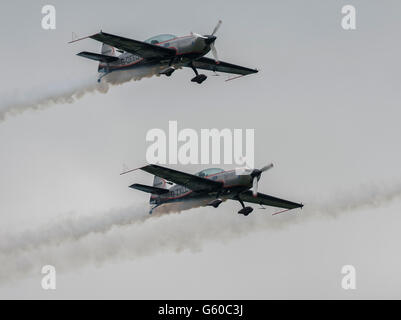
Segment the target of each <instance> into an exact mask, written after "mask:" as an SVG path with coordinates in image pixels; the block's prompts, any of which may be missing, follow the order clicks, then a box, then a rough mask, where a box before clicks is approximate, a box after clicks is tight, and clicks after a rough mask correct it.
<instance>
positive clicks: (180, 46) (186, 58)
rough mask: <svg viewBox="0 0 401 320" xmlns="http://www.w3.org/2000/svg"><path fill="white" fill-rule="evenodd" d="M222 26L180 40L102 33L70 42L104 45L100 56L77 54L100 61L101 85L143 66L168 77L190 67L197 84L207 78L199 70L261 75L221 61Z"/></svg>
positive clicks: (167, 37) (219, 24)
mask: <svg viewBox="0 0 401 320" xmlns="http://www.w3.org/2000/svg"><path fill="white" fill-rule="evenodd" d="M221 23H222V22H221V20H220V21H219V22H218V23H217V25H216V27H215V28H214V30H213V32H212V33H211V34H210V35H200V34H196V33H192V32H191V34H190V35H186V36H182V37H177V36H175V35H172V34H161V35H157V36H154V37H152V38H149V39H147V40H145V41H138V40H133V39H128V38H124V37H121V36H117V35H113V34H109V33H105V32H102V31H100V32H99V33H96V34H94V35H91V36H88V37H84V38H80V39H76V40H72V41H70V42H69V43H73V42H76V41H80V40H83V39H86V38H91V39H94V40H97V41H100V42H102V49H101V54H99V53H94V52H88V51H83V52H80V53H78V54H77V55H78V56H81V57H84V58H88V59H92V60H95V61H99V66H98V72H99V73H101V74H102V75H101V76H100V77H99V78H98V82H100V81H101V79H102V78H103V77H105V76H106V75H108V74H109V73H111V72H115V71H122V70H132V69H136V68H141V67H150V68H157V69H158V74H162V75H166V76H167V77H170V76H171V75H172V73H173V72H174V71H176V70H177V69H180V68H182V67H188V68H191V69H192V70H193V71H194V73H195V77H194V78H192V79H191V81H192V82H196V83H198V84H201V83H202V82H203V81H205V80H206V78H207V76H206V75H204V74H199V72H198V69H202V70H210V71H214V72H225V73H230V74H236V75H238V77H240V76H244V75H247V74H252V73H256V72H258V70H256V69H250V68H245V67H242V66H238V65H235V64H231V63H227V62H223V61H219V59H218V56H217V50H216V47H215V45H214V43H215V41H216V39H217V37H216V36H215V34H216V32H217V30H218V29H219V28H220V26H221ZM209 51H212V54H213V57H214V59H210V58H206V57H204V56H205V55H206V54H207V53H208V52H209ZM232 79H233V78H232ZM229 80H231V79H229Z"/></svg>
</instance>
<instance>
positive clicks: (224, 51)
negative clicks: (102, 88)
mask: <svg viewBox="0 0 401 320" xmlns="http://www.w3.org/2000/svg"><path fill="white" fill-rule="evenodd" d="M47 3H48V2H47V1H36V2H33V1H19V2H11V1H8V2H7V3H4V4H3V7H4V9H3V10H2V13H1V14H0V15H1V19H0V21H1V22H0V23H1V28H0V32H1V36H2V43H3V50H1V52H0V59H1V60H2V61H3V62H6V63H4V64H3V68H2V79H3V80H2V82H1V84H2V85H1V87H0V96H1V98H0V108H1V107H2V106H5V105H9V104H12V103H13V102H15V101H29V100H31V99H36V98H40V97H43V96H46V95H48V94H55V93H58V92H64V91H65V90H70V89H71V88H75V87H79V86H80V85H84V84H87V83H90V82H92V81H93V82H95V81H96V69H97V66H96V63H95V62H93V61H89V60H86V59H82V58H79V57H76V56H75V53H77V52H79V51H81V50H88V51H95V52H96V51H98V50H99V47H100V45H99V43H97V42H95V41H93V40H90V39H89V40H85V41H82V42H79V43H77V44H74V45H67V41H69V40H70V39H71V32H72V31H74V32H75V33H77V34H78V35H79V36H85V35H88V34H91V33H94V32H96V31H98V30H99V29H102V30H104V31H106V32H110V33H115V34H120V35H123V36H126V37H131V38H134V39H139V40H140V39H146V38H148V37H150V36H152V35H155V34H159V33H173V34H177V35H184V34H188V33H189V32H191V31H193V32H197V33H201V34H205V33H209V32H211V30H212V29H213V27H214V26H215V24H216V22H217V21H218V19H222V20H223V25H222V27H221V29H220V30H219V33H218V39H217V42H216V47H217V49H218V52H219V57H220V59H221V60H223V61H228V62H232V63H236V64H241V65H244V66H248V67H252V68H253V67H257V68H258V69H259V70H260V72H259V73H258V74H256V75H251V76H249V77H244V78H242V79H239V80H235V81H230V82H224V79H225V76H223V75H222V76H220V77H213V76H210V77H209V78H208V79H207V81H205V82H204V83H203V84H202V85H201V86H198V85H195V84H193V83H191V82H190V78H192V71H191V70H180V71H178V72H176V73H174V75H173V76H172V77H171V78H166V77H154V78H152V79H144V80H142V81H136V82H129V83H126V84H124V85H121V86H117V87H112V88H111V89H110V90H109V91H108V93H107V94H101V93H89V94H87V95H86V96H84V97H83V98H81V99H79V100H77V101H76V102H74V103H72V104H57V105H54V106H49V107H48V108H46V109H44V110H40V111H27V112H25V113H23V114H20V115H16V116H11V117H8V118H7V119H6V121H4V122H0V164H1V168H2V169H1V170H0V232H1V236H2V238H1V239H12V237H11V235H14V236H15V237H17V238H18V237H19V239H22V240H23V239H25V238H24V237H26V235H24V236H21V237H20V236H19V235H21V232H23V231H24V230H26V229H29V230H33V231H35V230H37V231H41V230H42V231H43V230H53V231H54V230H58V229H56V227H55V226H57V228H59V227H60V226H62V222H63V221H67V220H69V221H72V222H71V223H72V224H71V225H72V226H75V225H79V226H81V227H82V223H83V221H87V220H85V219H87V217H90V218H92V219H93V221H97V222H98V223H100V221H102V222H104V221H108V220H102V217H107V219H109V218H108V217H109V214H111V215H113V212H116V214H117V213H118V212H120V210H122V212H123V215H124V217H125V215H126V214H127V212H128V213H129V212H130V211H132V214H133V216H139V217H142V216H143V215H146V212H147V209H148V195H147V194H144V193H140V192H136V191H133V190H130V189H129V188H128V185H130V184H131V183H133V182H139V183H145V184H150V183H151V182H152V177H151V176H150V175H148V174H145V173H140V172H137V173H134V174H132V175H127V176H119V173H120V171H121V169H122V164H124V163H125V164H126V165H128V166H130V167H135V166H138V165H141V164H143V163H144V162H145V151H146V148H147V146H148V144H147V143H146V141H145V135H146V132H147V130H149V129H151V128H154V127H158V128H162V129H165V130H167V128H168V120H177V121H178V126H179V128H181V129H182V128H187V127H188V128H194V129H197V130H198V129H200V128H214V127H216V128H220V129H223V128H233V129H234V128H243V129H245V128H255V149H256V154H255V163H256V166H262V165H264V164H266V163H269V162H274V164H275V165H276V166H275V168H274V169H273V170H271V171H269V172H267V173H265V174H264V176H263V178H262V179H261V181H260V184H259V190H260V191H261V192H264V193H268V194H273V195H277V196H280V197H284V198H287V199H291V200H294V201H302V202H304V203H305V205H306V206H305V208H304V209H303V210H302V211H299V212H297V213H296V214H289V215H287V216H284V217H282V216H275V217H272V216H270V213H271V212H273V210H266V211H267V212H265V211H261V210H255V212H254V214H252V215H250V216H249V217H247V218H246V219H242V220H241V221H240V220H238V219H239V217H238V215H237V213H236V212H237V210H238V207H239V204H237V203H224V204H223V205H222V206H221V207H220V208H219V209H218V210H213V209H210V208H201V209H195V210H192V211H186V212H183V213H181V214H180V215H171V216H166V217H162V218H159V219H157V220H155V221H154V222H145V223H144V224H143V225H136V224H132V225H130V224H128V225H124V226H115V227H114V228H111V229H110V230H107V232H105V233H102V234H92V235H89V236H87V237H84V239H79V240H76V241H70V242H68V243H63V244H61V245H60V246H59V247H57V246H54V245H51V246H49V249H48V250H49V251H47V249H46V247H45V248H44V249H43V250H42V249H41V250H42V251H40V257H39V258H38V257H36V256H34V254H36V253H37V252H36V251H35V252H34V253H32V254H30V253H27V255H26V256H25V258H26V259H28V260H32V261H34V263H37V262H38V261H40V262H42V257H45V258H46V257H47V256H48V257H49V260H52V259H54V260H55V261H58V262H59V263H60V264H63V261H65V264H66V265H68V266H66V267H65V269H66V270H65V271H64V270H63V271H60V272H59V274H58V278H57V290H56V291H54V292H45V291H43V290H42V289H41V287H40V280H41V274H40V267H41V264H38V269H37V272H35V271H34V269H33V270H31V272H30V273H29V275H27V277H23V278H22V279H20V277H19V274H20V273H18V272H13V271H12V270H10V271H9V275H10V276H9V278H10V279H12V278H13V277H14V276H15V277H17V276H16V275H17V274H18V279H17V280H15V281H12V282H7V281H6V282H5V283H1V284H0V297H1V298H17V297H20V298H74V297H75V298H400V297H401V275H400V271H399V270H401V268H400V267H401V259H400V257H399V245H398V244H399V243H400V240H401V239H400V235H399V230H398V229H399V228H398V226H399V225H400V223H401V218H400V215H399V212H400V208H401V201H400V197H399V196H397V195H401V192H400V190H401V188H400V178H401V172H400V168H399V164H400V160H401V151H400V148H399V144H400V142H399V141H400V136H401V126H400V125H399V119H400V116H401V111H400V109H399V105H400V103H399V101H400V92H401V90H400V89H401V88H400V84H401V82H400V76H399V75H400V74H401V67H400V63H399V57H400V56H401V46H400V43H399V34H398V33H399V30H400V29H401V28H400V27H401V25H400V24H401V22H400V20H399V13H400V9H401V4H400V3H399V1H380V2H379V1H366V0H364V1H356V0H353V1H334V0H333V1H324V2H323V1H310V0H309V1H302V2H301V1H247V2H244V1H230V2H217V3H216V2H215V1H203V2H202V3H201V4H200V3H199V2H196V1H194V2H193V3H189V2H188V1H175V0H173V1H168V2H164V1H160V2H156V1H146V2H136V1H116V2H114V3H113V5H112V4H111V3H110V2H101V3H99V1H85V3H82V2H78V1H77V2H74V3H71V2H69V3H67V2H61V1H52V3H53V4H54V5H55V7H56V10H57V29H56V30H55V31H44V30H42V29H41V26H40V20H41V17H42V15H41V13H40V11H41V7H42V5H44V4H47ZM345 4H353V5H354V6H355V7H356V10H357V30H355V31H344V30H343V29H342V28H341V26H340V21H341V7H342V6H343V5H345ZM194 7H196V10H194ZM176 168H178V169H181V170H185V171H187V172H194V171H196V170H198V169H200V168H201V167H200V166H187V167H184V166H176ZM397 190H398V193H397ZM389 194H395V197H392V198H391V199H390V198H389V197H388V195H389ZM370 195H371V197H369V196H370ZM372 199H373V200H374V201H373V200H372ZM390 200H391V201H390ZM353 207H356V208H353ZM338 208H340V209H338ZM347 208H348V209H347ZM333 210H334V211H335V213H336V214H335V215H334V216H333V215H332V214H330V213H332V212H333ZM214 219H216V225H217V226H221V230H222V231H221V233H219V231H218V230H211V231H210V230H209V229H208V227H209V226H213V221H214ZM91 221H92V220H91ZM74 223H75V224H74ZM197 224H199V228H198V227H197ZM71 225H67V226H66V230H67V231H68V230H69V229H68V228H69V227H71ZM44 226H48V227H49V229H46V228H45V227H44ZM225 226H226V229H224V228H225ZM53 227H54V228H53ZM43 228H45V229H43ZM71 228H73V227H71ZM74 230H75V229H74ZM155 230H156V231H158V232H156V231H155ZM186 230H189V231H190V232H193V236H194V239H191V234H188V233H187V232H186ZM212 231H215V232H212ZM181 232H182V237H183V238H182V239H187V240H188V239H189V241H187V242H182V245H180V233H181ZM38 236H42V237H46V236H47V234H46V233H45V232H44V233H42V234H41V235H38ZM134 240H135V243H132V241H134ZM191 240H193V241H191ZM117 241H121V247H120V249H118V247H115V245H116V243H118V242H117ZM140 241H143V243H141V242H140ZM2 243H7V241H6V240H4V242H2ZM158 243H159V244H160V246H157V244H158ZM11 244H12V243H11ZM102 246H104V248H105V253H104V256H102V257H101V258H100V257H99V256H96V257H95V258H93V259H90V258H87V259H80V256H79V254H83V253H86V252H90V251H91V250H93V252H96V253H99V254H101V253H102V251H101V248H102ZM106 248H112V249H113V250H115V252H113V254H114V253H115V255H112V254H111V255H110V256H113V257H111V258H110V259H109V258H108V256H107V254H108V253H109V252H106V251H107V250H106ZM140 248H144V250H145V251H146V250H149V251H146V252H145V254H142V253H141V250H140ZM74 253H76V255H77V256H76V260H74V258H73V257H74ZM70 258H71V259H70ZM0 259H7V261H5V260H4V261H2V262H4V264H6V265H7V266H8V265H10V266H13V265H14V264H13V263H14V262H15V261H19V260H16V258H15V256H13V255H11V256H7V257H6V256H4V255H0ZM68 259H70V261H67V260H68ZM28 260H27V261H25V262H27V263H28V262H29V261H28ZM71 260H74V263H72V262H71ZM75 263H76V265H75ZM2 264H3V263H2ZM345 264H352V265H354V266H355V267H356V269H357V290H355V291H352V292H349V291H344V290H342V289H341V286H340V281H341V274H340V270H341V267H342V266H343V265H345ZM56 267H57V268H58V267H59V266H56ZM60 269H64V268H63V267H62V266H60ZM3 271H4V270H3ZM7 272H8V271H7ZM1 274H2V275H4V272H1ZM10 279H9V280H10Z"/></svg>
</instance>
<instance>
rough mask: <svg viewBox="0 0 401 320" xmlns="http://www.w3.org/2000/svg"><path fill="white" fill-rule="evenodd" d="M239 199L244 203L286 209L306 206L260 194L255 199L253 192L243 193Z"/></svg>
mask: <svg viewBox="0 0 401 320" xmlns="http://www.w3.org/2000/svg"><path fill="white" fill-rule="evenodd" d="M239 197H240V198H241V200H242V201H245V202H251V203H257V204H260V205H265V206H271V207H278V208H285V209H295V208H302V207H303V206H304V205H303V204H302V203H295V202H291V201H288V200H284V199H280V198H276V197H272V196H269V195H267V194H263V193H260V192H258V195H257V196H256V197H254V196H253V194H252V192H251V191H245V192H243V193H240V194H239Z"/></svg>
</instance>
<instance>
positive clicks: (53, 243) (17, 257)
mask: <svg viewBox="0 0 401 320" xmlns="http://www.w3.org/2000/svg"><path fill="white" fill-rule="evenodd" d="M369 190H371V191H369ZM399 198H401V186H400V185H397V186H388V187H384V188H379V187H377V188H370V189H363V190H361V191H360V192H358V193H357V194H356V195H349V194H348V195H347V196H342V197H338V198H337V199H336V200H335V201H330V202H326V203H324V202H323V203H320V204H315V205H313V204H309V205H308V204H307V205H306V207H305V209H304V210H303V211H294V212H295V214H291V213H289V214H284V215H282V216H279V217H277V216H275V217H271V216H270V215H266V214H261V213H259V212H255V213H254V214H251V215H250V216H248V217H244V216H242V215H238V214H236V213H233V212H225V211H222V210H211V209H209V208H205V209H201V210H198V209H195V210H192V211H188V212H185V213H184V214H180V215H178V214H170V215H164V216H160V217H158V218H152V219H143V220H141V219H142V218H141V219H139V220H137V219H133V220H132V221H130V219H129V218H128V216H129V215H132V216H136V215H135V214H133V212H132V209H128V210H122V211H120V214H117V215H115V216H114V217H116V220H113V218H112V217H113V214H112V212H110V213H108V214H107V215H105V216H103V217H99V220H98V221H96V219H93V220H91V219H89V220H87V222H86V223H83V222H82V221H83V220H81V218H77V220H76V221H74V222H73V223H70V224H64V225H63V228H64V229H63V228H61V233H59V232H60V227H61V226H60V225H53V226H52V227H49V228H48V229H47V233H46V234H45V235H41V234H40V233H38V234H37V235H36V236H37V237H38V239H39V240H33V239H35V236H34V234H30V235H29V236H28V237H25V238H24V236H15V237H14V238H13V239H12V240H11V241H8V244H7V245H6V246H3V247H2V251H1V252H0V265H1V269H0V281H1V282H5V281H7V280H9V279H10V277H11V278H14V279H15V278H16V277H17V278H18V277H21V276H27V275H29V274H31V273H32V272H33V271H36V272H37V270H40V267H41V266H43V265H45V264H52V265H54V266H56V268H57V270H61V271H63V270H67V271H68V270H71V269H74V268H79V267H83V266H85V265H91V264H92V265H93V264H95V265H100V264H102V263H104V262H106V261H110V260H121V259H133V258H139V257H143V256H149V255H153V254H157V253H161V252H163V251H164V250H169V251H177V252H179V251H182V250H195V251H197V250H199V249H200V248H202V246H203V245H204V244H205V243H207V242H210V241H220V242H226V241H230V240H232V239H236V238H239V237H241V236H244V235H247V234H250V233H252V232H257V231H264V230H277V229H282V228H284V227H287V226H290V225H293V224H298V223H301V222H305V221H308V220H311V219H317V218H319V219H321V218H325V217H331V218H333V217H334V218H335V217H339V216H340V214H342V213H346V212H347V213H349V212H352V211H354V210H359V209H364V208H366V209H372V208H376V207H380V206H382V205H383V204H385V203H387V202H389V201H392V200H395V199H399ZM117 217H118V218H117ZM131 222H137V223H131ZM116 225H117V226H118V227H113V226H116ZM53 229H54V230H53ZM18 237H20V238H18ZM32 241H33V243H34V245H33V246H30V245H27V243H26V242H32ZM35 241H36V242H35ZM12 242H15V243H12ZM18 247H19V248H18Z"/></svg>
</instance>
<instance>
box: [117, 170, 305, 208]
mask: <svg viewBox="0 0 401 320" xmlns="http://www.w3.org/2000/svg"><path fill="white" fill-rule="evenodd" d="M272 167H273V164H269V165H267V166H264V167H263V168H261V169H249V168H239V169H235V170H230V171H224V170H223V169H219V168H209V169H205V170H202V171H200V172H198V173H196V174H189V173H185V172H182V171H177V170H174V169H169V168H166V167H162V166H159V165H156V164H150V165H146V166H144V167H141V168H137V169H132V170H128V171H125V172H122V173H121V174H126V173H129V172H132V171H135V170H138V169H139V170H143V171H145V172H148V173H150V174H153V175H154V180H153V186H147V185H143V184H138V183H135V184H132V185H131V186H130V188H132V189H137V190H140V191H143V192H147V193H150V194H151V196H150V205H151V206H152V208H151V210H150V212H149V213H150V214H152V212H153V210H155V209H156V208H158V207H161V206H168V205H177V204H178V206H176V207H175V209H177V208H180V209H182V210H185V209H190V208H195V207H200V206H212V207H214V208H217V207H219V205H220V204H221V203H222V202H223V201H226V200H236V201H238V202H239V203H240V204H241V206H242V208H241V209H240V210H239V211H238V214H242V215H244V216H248V215H249V214H250V213H251V212H252V211H253V208H252V207H249V206H245V205H244V202H250V203H255V204H259V205H260V206H261V208H262V209H264V207H263V205H266V206H272V207H278V208H284V209H286V210H283V211H288V210H292V209H295V208H302V207H303V204H302V203H296V202H291V201H288V200H284V199H280V198H276V197H273V196H270V195H266V194H263V193H260V192H258V181H259V179H260V177H261V175H262V173H263V172H265V171H267V170H269V169H271V168H272ZM173 184H174V185H173ZM168 185H172V186H171V187H168ZM250 189H252V191H251V190H250ZM173 211H174V210H173ZM179 211H181V210H179ZM283 211H280V212H277V213H281V212H283ZM166 212H169V211H166Z"/></svg>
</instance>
